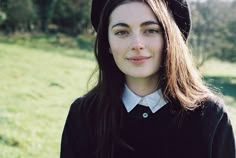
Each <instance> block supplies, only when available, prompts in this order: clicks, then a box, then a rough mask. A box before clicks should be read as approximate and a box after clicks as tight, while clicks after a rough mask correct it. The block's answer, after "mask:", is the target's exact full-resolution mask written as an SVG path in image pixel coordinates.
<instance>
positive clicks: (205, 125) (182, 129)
mask: <svg viewBox="0 0 236 158" xmlns="http://www.w3.org/2000/svg"><path fill="white" fill-rule="evenodd" d="M91 100H93V102H92V104H94V106H96V101H94V98H91V97H82V98H79V99H77V100H76V101H75V102H74V103H73V104H72V105H71V107H70V111H69V113H68V116H67V120H66V123H65V127H64V130H63V134H62V141H61V153H60V157H61V158H88V157H89V158H93V157H94V158H95V156H94V155H93V153H94V149H95V148H94V138H93V137H92V136H91V135H90V133H91V132H92V131H91V128H88V125H87V124H86V123H85V122H83V120H84V118H82V116H81V113H80V112H79V109H80V106H84V104H88V103H91ZM120 106H122V107H123V112H124V115H123V117H124V118H123V120H124V124H123V127H122V129H121V138H122V139H123V140H124V141H125V142H126V143H127V144H128V145H129V146H130V148H126V147H123V146H116V147H115V158H236V157H235V153H236V150H235V140H234V135H233V129H232V126H231V123H230V120H229V118H228V115H227V112H226V111H225V109H224V105H223V103H217V102H214V101H210V100H209V101H206V102H204V103H203V104H202V105H201V106H200V107H198V108H196V109H195V110H193V111H185V110H173V107H174V106H175V105H173V104H171V103H168V104H166V105H165V106H164V107H162V108H161V109H160V110H158V111H157V112H156V113H152V112H151V111H150V109H149V108H148V107H144V106H141V105H138V106H136V107H135V108H134V109H133V110H132V111H131V112H130V113H128V112H126V109H125V108H124V105H123V104H122V102H121V105H120ZM85 107H86V106H85ZM91 117H92V116H91Z"/></svg>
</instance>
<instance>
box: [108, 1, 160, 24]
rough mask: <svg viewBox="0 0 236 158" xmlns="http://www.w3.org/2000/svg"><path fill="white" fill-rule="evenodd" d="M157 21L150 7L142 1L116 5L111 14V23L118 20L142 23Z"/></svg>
mask: <svg viewBox="0 0 236 158" xmlns="http://www.w3.org/2000/svg"><path fill="white" fill-rule="evenodd" d="M143 21H157V20H156V16H155V15H154V13H153V12H152V10H151V9H150V7H149V6H148V5H147V4H145V3H142V2H128V3H124V4H121V5H119V6H118V7H116V8H115V9H114V10H113V12H112V13H111V15H110V24H113V23H117V22H125V23H129V22H132V23H140V22H143Z"/></svg>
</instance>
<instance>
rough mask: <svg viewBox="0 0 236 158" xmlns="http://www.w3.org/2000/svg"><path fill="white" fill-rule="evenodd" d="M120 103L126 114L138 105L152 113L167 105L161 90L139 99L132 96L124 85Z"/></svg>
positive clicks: (136, 96)
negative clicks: (147, 108) (145, 107)
mask: <svg viewBox="0 0 236 158" xmlns="http://www.w3.org/2000/svg"><path fill="white" fill-rule="evenodd" d="M122 101H123V103H124V105H125V108H126V110H127V112H130V111H131V110H133V109H134V108H135V106H136V105H138V104H140V105H144V106H147V107H149V108H150V109H151V111H152V113H155V112H157V111H158V110H159V109H161V108H162V107H163V106H164V105H166V103H167V101H165V100H164V98H163V95H162V92H161V89H159V90H157V91H155V92H153V93H151V94H149V95H146V96H144V97H140V96H138V95H136V94H134V92H132V91H131V90H130V89H129V87H128V86H127V85H125V89H124V92H123V95H122Z"/></svg>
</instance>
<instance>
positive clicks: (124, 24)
mask: <svg viewBox="0 0 236 158" xmlns="http://www.w3.org/2000/svg"><path fill="white" fill-rule="evenodd" d="M117 26H122V27H129V25H128V24H126V23H117V24H115V25H113V26H112V27H111V28H114V27H117Z"/></svg>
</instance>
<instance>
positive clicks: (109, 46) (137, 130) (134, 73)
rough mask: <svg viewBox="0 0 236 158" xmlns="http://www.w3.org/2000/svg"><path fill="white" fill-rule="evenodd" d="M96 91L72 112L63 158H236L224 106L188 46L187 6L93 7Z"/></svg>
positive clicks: (148, 0)
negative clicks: (202, 74) (199, 68)
mask: <svg viewBox="0 0 236 158" xmlns="http://www.w3.org/2000/svg"><path fill="white" fill-rule="evenodd" d="M91 19H92V24H93V26H94V28H95V30H96V31H97V40H96V46H95V56H96V59H97V63H98V67H99V78H98V83H97V85H96V86H95V87H94V88H93V89H92V90H91V91H90V92H88V93H87V94H86V95H84V96H83V97H80V98H78V99H77V100H76V101H75V102H74V103H73V104H72V106H71V108H70V111H69V114H68V117H67V120H66V123H65V127H64V131H63V135H62V143H61V158H126V157H127V158H173V157H175V158H235V141H234V136H233V130H232V126H231V124H230V121H229V118H228V115H227V113H226V111H225V109H224V103H223V102H222V101H221V99H219V98H218V97H217V96H216V95H214V94H213V93H212V92H211V91H210V90H209V88H207V87H206V86H205V85H204V83H203V81H202V79H201V77H200V75H199V74H198V72H197V70H196V69H195V67H194V65H193V63H192V60H191V58H190V56H189V49H188V47H187V45H186V40H187V38H188V34H189V30H190V26H191V19H190V14H189V6H188V3H187V2H186V1H185V0H107V1H106V0H103V1H102V0H93V3H92V14H91Z"/></svg>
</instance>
